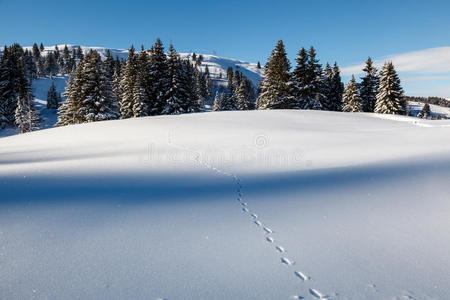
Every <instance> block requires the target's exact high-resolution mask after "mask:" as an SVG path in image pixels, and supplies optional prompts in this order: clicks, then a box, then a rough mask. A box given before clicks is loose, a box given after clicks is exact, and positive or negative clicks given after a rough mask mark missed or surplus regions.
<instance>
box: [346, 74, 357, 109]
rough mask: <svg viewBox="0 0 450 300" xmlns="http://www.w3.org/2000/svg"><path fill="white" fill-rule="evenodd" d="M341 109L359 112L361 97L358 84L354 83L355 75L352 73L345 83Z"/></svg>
mask: <svg viewBox="0 0 450 300" xmlns="http://www.w3.org/2000/svg"><path fill="white" fill-rule="evenodd" d="M342 102H343V103H342V111H345V112H359V111H361V104H360V102H361V98H360V96H359V90H358V86H357V85H356V81H355V76H353V75H352V78H351V79H350V82H349V83H347V85H346V86H345V90H344V95H343V97H342Z"/></svg>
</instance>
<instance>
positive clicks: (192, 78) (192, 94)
mask: <svg viewBox="0 0 450 300" xmlns="http://www.w3.org/2000/svg"><path fill="white" fill-rule="evenodd" d="M181 65H182V70H183V71H182V75H183V76H182V79H183V81H182V82H183V89H184V91H185V94H186V101H184V105H185V107H184V110H185V111H186V112H197V111H201V110H202V109H203V107H201V106H200V102H199V99H198V94H197V90H198V88H197V73H198V70H197V69H196V68H195V67H194V66H193V65H192V63H191V62H190V61H189V60H185V61H183V62H182V64H181Z"/></svg>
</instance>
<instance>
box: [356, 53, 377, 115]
mask: <svg viewBox="0 0 450 300" xmlns="http://www.w3.org/2000/svg"><path fill="white" fill-rule="evenodd" d="M363 71H364V73H365V75H364V76H363V77H361V83H360V94H361V106H362V111H364V112H373V111H374V109H375V102H376V101H377V89H378V81H379V76H378V75H377V69H376V68H375V67H374V66H373V62H372V60H371V59H370V57H369V58H368V59H367V61H366V65H365V67H364V69H363Z"/></svg>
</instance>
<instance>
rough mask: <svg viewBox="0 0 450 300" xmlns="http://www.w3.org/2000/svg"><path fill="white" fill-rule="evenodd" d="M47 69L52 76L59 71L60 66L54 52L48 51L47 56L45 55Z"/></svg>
mask: <svg viewBox="0 0 450 300" xmlns="http://www.w3.org/2000/svg"><path fill="white" fill-rule="evenodd" d="M45 70H46V73H47V74H48V75H49V76H50V78H52V77H53V75H56V73H57V72H58V66H57V63H56V59H55V55H54V54H53V52H48V53H47V56H46V57H45Z"/></svg>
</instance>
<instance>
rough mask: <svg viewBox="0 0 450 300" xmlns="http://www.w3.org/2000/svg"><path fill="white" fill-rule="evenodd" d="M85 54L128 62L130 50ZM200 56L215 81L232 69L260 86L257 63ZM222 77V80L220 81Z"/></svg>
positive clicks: (182, 54)
mask: <svg viewBox="0 0 450 300" xmlns="http://www.w3.org/2000/svg"><path fill="white" fill-rule="evenodd" d="M64 46H65V45H58V49H59V50H63V49H64ZM78 47H79V45H72V44H68V45H67V48H69V50H70V51H72V49H74V48H75V49H78ZM80 47H81V49H82V51H83V53H87V52H89V50H91V49H92V50H96V51H97V52H98V53H99V54H100V56H101V57H102V59H105V57H106V51H107V50H108V49H109V51H110V52H111V55H112V56H113V57H114V58H116V57H119V59H124V60H126V59H127V57H128V50H127V49H115V48H104V47H87V46H80ZM44 48H45V50H44V52H43V53H42V55H44V56H45V55H47V53H48V52H49V51H54V50H55V46H48V47H44ZM24 49H29V50H31V49H32V47H30V46H28V47H24ZM198 55H202V56H203V63H202V66H201V68H202V70H203V71H204V70H205V66H206V65H208V68H209V71H210V74H211V77H212V78H213V79H214V80H217V81H219V82H222V83H223V82H226V75H227V68H228V67H232V68H233V69H238V70H240V71H241V72H242V73H243V74H244V75H245V76H246V77H247V78H249V79H251V80H252V81H253V83H254V84H255V86H256V85H257V84H258V81H260V80H261V79H262V74H263V70H262V69H258V68H257V64H256V63H248V62H245V61H241V60H238V59H232V58H225V57H219V56H216V55H210V54H201V53H198V54H197V56H198ZM191 56H192V53H180V57H181V58H191ZM221 75H222V79H220V77H221Z"/></svg>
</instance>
